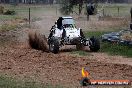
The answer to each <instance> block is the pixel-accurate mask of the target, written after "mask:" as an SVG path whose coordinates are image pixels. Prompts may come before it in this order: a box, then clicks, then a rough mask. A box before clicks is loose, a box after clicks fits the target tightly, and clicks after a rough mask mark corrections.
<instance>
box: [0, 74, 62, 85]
mask: <svg viewBox="0 0 132 88" xmlns="http://www.w3.org/2000/svg"><path fill="white" fill-rule="evenodd" d="M0 88H62V87H61V86H52V85H48V84H47V85H44V84H40V83H37V82H34V81H16V80H15V79H13V78H12V77H7V76H3V75H0Z"/></svg>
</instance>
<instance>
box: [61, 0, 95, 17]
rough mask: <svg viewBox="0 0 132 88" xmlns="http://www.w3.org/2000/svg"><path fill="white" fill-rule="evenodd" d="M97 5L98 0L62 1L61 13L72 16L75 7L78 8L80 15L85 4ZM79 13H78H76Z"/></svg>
mask: <svg viewBox="0 0 132 88" xmlns="http://www.w3.org/2000/svg"><path fill="white" fill-rule="evenodd" d="M87 3H97V0H61V3H60V4H61V9H60V10H61V12H62V13H63V14H70V13H72V12H75V11H74V7H76V8H78V15H80V14H81V13H82V9H83V6H84V4H87ZM75 13H77V12H75Z"/></svg>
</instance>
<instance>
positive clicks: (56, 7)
mask: <svg viewBox="0 0 132 88" xmlns="http://www.w3.org/2000/svg"><path fill="white" fill-rule="evenodd" d="M57 10H58V9H57V6H56V16H57Z"/></svg>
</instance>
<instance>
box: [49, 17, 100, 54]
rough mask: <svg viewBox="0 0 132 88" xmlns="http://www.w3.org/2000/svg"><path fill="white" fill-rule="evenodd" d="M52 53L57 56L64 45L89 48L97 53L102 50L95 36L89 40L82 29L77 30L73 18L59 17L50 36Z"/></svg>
mask: <svg viewBox="0 0 132 88" xmlns="http://www.w3.org/2000/svg"><path fill="white" fill-rule="evenodd" d="M48 45H49V50H50V52H52V53H54V54H57V53H58V52H59V48H60V47H62V46H64V45H76V48H77V49H82V48H83V47H85V46H89V48H90V51H92V52H97V51H98V50H99V49H100V42H99V40H98V39H96V38H95V37H94V36H93V37H91V38H87V39H86V37H85V36H84V34H83V32H82V29H80V28H79V29H77V28H76V26H75V22H74V20H73V18H72V17H59V19H58V20H57V21H56V22H55V25H54V26H52V28H51V30H50V34H49V36H48Z"/></svg>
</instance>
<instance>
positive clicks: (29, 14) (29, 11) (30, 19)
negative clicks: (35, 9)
mask: <svg viewBox="0 0 132 88" xmlns="http://www.w3.org/2000/svg"><path fill="white" fill-rule="evenodd" d="M30 23H31V11H30V8H29V27H30Z"/></svg>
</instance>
